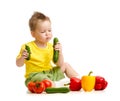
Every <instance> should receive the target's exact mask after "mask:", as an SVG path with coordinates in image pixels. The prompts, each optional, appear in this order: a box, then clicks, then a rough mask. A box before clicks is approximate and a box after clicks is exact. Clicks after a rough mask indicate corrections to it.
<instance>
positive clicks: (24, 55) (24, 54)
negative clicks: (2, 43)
mask: <svg viewBox="0 0 120 101" xmlns="http://www.w3.org/2000/svg"><path fill="white" fill-rule="evenodd" d="M27 57H28V53H27V50H23V51H22V54H21V56H19V57H18V58H17V59H16V65H17V66H18V67H21V66H23V65H24V60H25V59H26V58H27Z"/></svg>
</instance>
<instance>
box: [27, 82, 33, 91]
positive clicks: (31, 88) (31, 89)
mask: <svg viewBox="0 0 120 101" xmlns="http://www.w3.org/2000/svg"><path fill="white" fill-rule="evenodd" d="M34 86H35V82H33V81H30V82H29V83H28V85H27V87H28V90H29V91H30V92H32V93H34V90H33V87H34Z"/></svg>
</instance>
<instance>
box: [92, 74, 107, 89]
mask: <svg viewBox="0 0 120 101" xmlns="http://www.w3.org/2000/svg"><path fill="white" fill-rule="evenodd" d="M95 79H96V82H95V87H94V89H95V90H104V89H105V88H106V87H107V85H108V82H107V81H106V80H105V78H104V77H102V76H96V77H95Z"/></svg>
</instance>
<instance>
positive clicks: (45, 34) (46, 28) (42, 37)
mask: <svg viewBox="0 0 120 101" xmlns="http://www.w3.org/2000/svg"><path fill="white" fill-rule="evenodd" d="M32 36H33V37H34V38H35V40H36V41H37V42H40V43H43V44H45V43H47V42H48V41H50V39H51V38H52V30H51V23H50V21H48V20H46V21H38V23H37V26H36V29H35V31H33V32H32Z"/></svg>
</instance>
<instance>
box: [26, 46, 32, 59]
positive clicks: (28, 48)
mask: <svg viewBox="0 0 120 101" xmlns="http://www.w3.org/2000/svg"><path fill="white" fill-rule="evenodd" d="M25 49H26V50H27V53H28V57H27V58H26V60H30V56H31V55H30V54H31V51H30V47H29V46H28V45H25Z"/></svg>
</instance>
